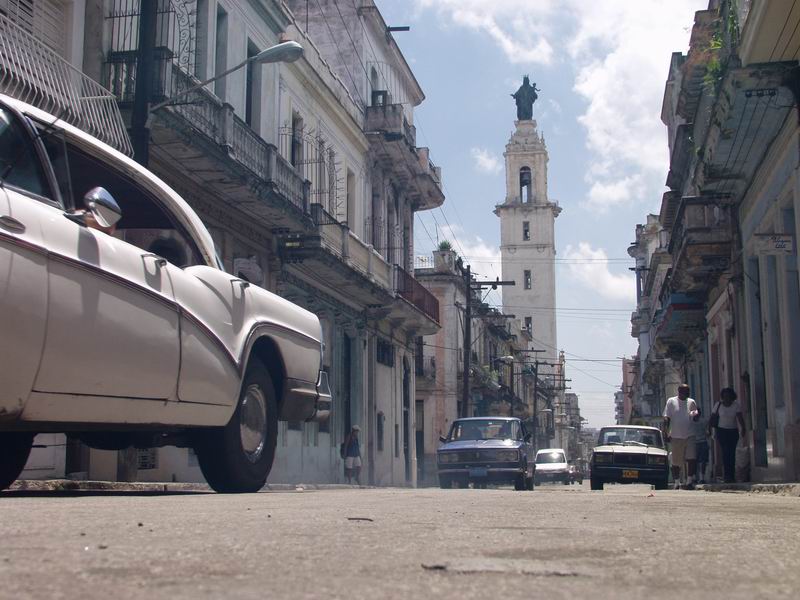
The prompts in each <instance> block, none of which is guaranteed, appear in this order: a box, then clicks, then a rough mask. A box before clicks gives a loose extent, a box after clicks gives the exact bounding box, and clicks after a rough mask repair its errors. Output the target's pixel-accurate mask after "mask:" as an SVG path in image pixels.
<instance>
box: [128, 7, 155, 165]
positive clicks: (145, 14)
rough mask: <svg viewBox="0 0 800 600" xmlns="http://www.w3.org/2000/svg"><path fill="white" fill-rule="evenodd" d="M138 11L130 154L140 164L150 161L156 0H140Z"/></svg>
mask: <svg viewBox="0 0 800 600" xmlns="http://www.w3.org/2000/svg"><path fill="white" fill-rule="evenodd" d="M139 6H140V13H141V14H140V15H139V47H138V49H137V51H136V84H135V85H136V88H135V89H134V95H133V110H132V111H131V129H130V134H131V143H132V145H133V157H134V159H135V160H136V162H138V163H139V164H140V165H143V166H145V167H146V166H147V164H148V163H149V162H150V128H149V127H148V126H147V120H148V117H149V116H150V101H151V100H152V98H153V75H154V72H155V69H154V68H153V63H154V60H155V56H154V54H155V52H154V51H155V47H156V22H157V20H158V0H141V3H140V5H139Z"/></svg>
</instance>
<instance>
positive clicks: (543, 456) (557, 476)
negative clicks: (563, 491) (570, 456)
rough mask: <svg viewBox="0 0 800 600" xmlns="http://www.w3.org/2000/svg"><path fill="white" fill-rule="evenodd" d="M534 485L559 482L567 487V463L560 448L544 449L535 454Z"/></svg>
mask: <svg viewBox="0 0 800 600" xmlns="http://www.w3.org/2000/svg"><path fill="white" fill-rule="evenodd" d="M535 480H536V485H539V484H541V483H544V482H556V481H559V482H561V483H563V484H564V485H569V481H570V474H569V463H567V454H566V452H564V450H563V449H562V448H546V449H544V450H539V451H538V452H537V453H536V478H535Z"/></svg>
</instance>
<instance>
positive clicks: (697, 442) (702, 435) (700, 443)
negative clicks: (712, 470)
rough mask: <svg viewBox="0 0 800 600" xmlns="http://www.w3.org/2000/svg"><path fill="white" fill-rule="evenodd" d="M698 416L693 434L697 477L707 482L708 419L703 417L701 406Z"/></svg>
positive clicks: (693, 422)
mask: <svg viewBox="0 0 800 600" xmlns="http://www.w3.org/2000/svg"><path fill="white" fill-rule="evenodd" d="M697 414H698V418H697V420H695V421H692V434H693V435H694V448H695V457H696V460H697V473H694V475H695V476H696V477H697V481H698V482H699V483H705V482H706V468H707V467H708V455H709V447H708V420H707V419H705V418H704V417H703V413H702V411H701V410H700V407H699V406H698V407H697Z"/></svg>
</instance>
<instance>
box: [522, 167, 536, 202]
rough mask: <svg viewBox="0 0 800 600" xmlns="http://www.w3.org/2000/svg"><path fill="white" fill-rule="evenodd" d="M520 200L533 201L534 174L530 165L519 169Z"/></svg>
mask: <svg viewBox="0 0 800 600" xmlns="http://www.w3.org/2000/svg"><path fill="white" fill-rule="evenodd" d="M519 200H520V202H523V203H528V202H533V174H532V173H531V169H530V167H522V168H521V169H520V170H519Z"/></svg>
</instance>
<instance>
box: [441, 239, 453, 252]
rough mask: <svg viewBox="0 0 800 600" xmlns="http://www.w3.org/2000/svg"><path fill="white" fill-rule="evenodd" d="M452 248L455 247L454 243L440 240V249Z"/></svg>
mask: <svg viewBox="0 0 800 600" xmlns="http://www.w3.org/2000/svg"><path fill="white" fill-rule="evenodd" d="M452 249H453V244H451V243H450V242H449V241H447V240H442V241H441V242H439V250H442V251H445V250H452Z"/></svg>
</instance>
